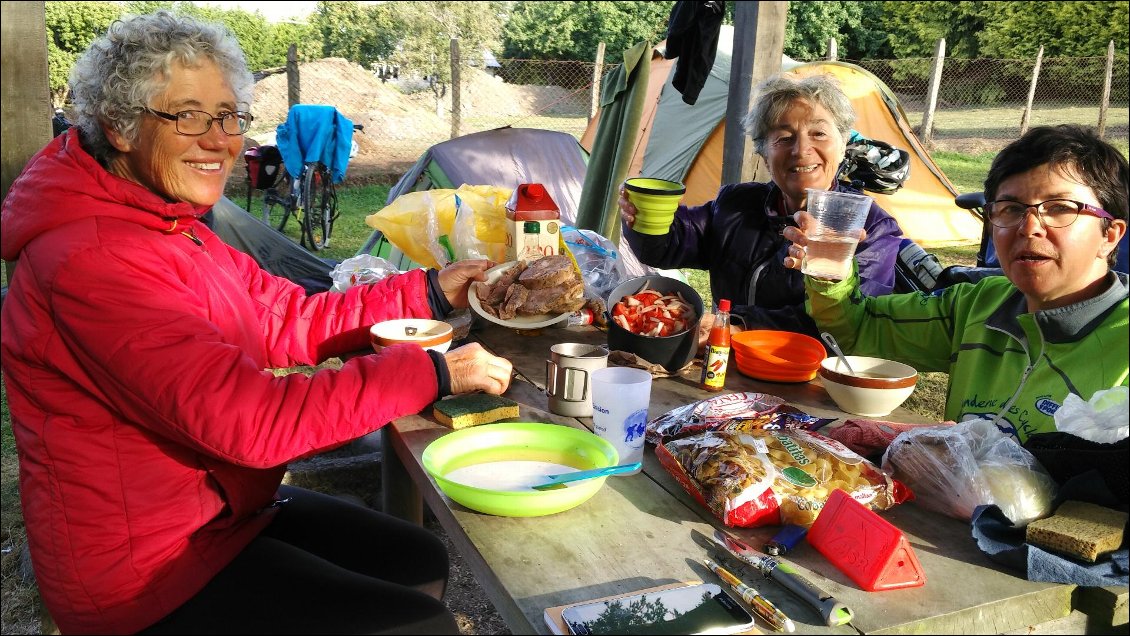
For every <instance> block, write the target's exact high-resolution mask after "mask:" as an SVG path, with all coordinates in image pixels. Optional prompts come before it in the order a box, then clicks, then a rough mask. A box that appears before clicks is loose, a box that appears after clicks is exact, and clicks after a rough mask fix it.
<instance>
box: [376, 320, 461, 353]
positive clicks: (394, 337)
mask: <svg viewBox="0 0 1130 636" xmlns="http://www.w3.org/2000/svg"><path fill="white" fill-rule="evenodd" d="M454 332H455V330H454V329H453V328H452V327H451V325H449V324H447V323H446V322H443V321H442V320H430V319H428V318H399V319H397V320H385V321H383V322H378V323H377V324H375V325H373V326H372V327H370V328H369V340H370V342H372V344H373V349H375V350H377V351H380V350H381V349H382V348H384V347H388V346H392V345H395V344H402V343H405V342H411V343H413V344H418V345H420V346H421V347H423V348H424V349H430V350H432V351H438V352H440V353H444V352H445V351H447V350H448V349H449V348H450V347H451V338H452V335H453V334H454Z"/></svg>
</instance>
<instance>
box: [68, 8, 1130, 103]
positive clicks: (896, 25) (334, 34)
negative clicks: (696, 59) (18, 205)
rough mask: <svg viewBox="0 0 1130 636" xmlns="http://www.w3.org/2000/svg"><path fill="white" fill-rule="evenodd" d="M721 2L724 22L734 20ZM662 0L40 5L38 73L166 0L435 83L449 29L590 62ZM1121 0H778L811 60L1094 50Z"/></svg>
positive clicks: (1125, 41) (497, 47)
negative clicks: (290, 10)
mask: <svg viewBox="0 0 1130 636" xmlns="http://www.w3.org/2000/svg"><path fill="white" fill-rule="evenodd" d="M733 5H734V3H733V2H729V3H726V13H727V15H726V22H727V23H728V24H732V23H733ZM673 6H674V3H673V2H647V1H617V2H597V1H582V2H455V1H420V2H382V3H376V4H370V3H365V4H362V3H357V2H319V3H318V6H317V9H316V11H314V12H313V13H312V14H311V15H310V16H309V18H308V19H307V20H305V21H304V22H279V23H272V22H269V21H267V19H266V18H265V17H264V16H263V15H262V14H261V13H259V12H258V11H254V12H249V11H245V10H242V9H220V8H216V7H213V6H207V5H197V4H195V3H193V2H167V1H148V0H143V1H133V2H70V1H67V2H51V1H48V2H46V3H45V9H46V16H45V17H46V26H47V48H48V72H49V74H50V78H49V79H50V84H51V90H52V94H53V96H54V97H55V101H56V103H57V104H58V103H62V101H63V98H64V96H65V91H66V83H67V77H68V75H69V73H70V69H71V67H72V66H73V65H74V62H75V59H77V57H78V55H79V54H80V53H81V52H82V51H83V50H84V49H85V48H86V46H87V45H88V44H89V43H90V42H91V40H93V39H94V38H95V37H96V36H98V35H99V34H101V33H103V32H105V30H106V28H107V27H108V26H109V25H110V23H111V22H113V21H114V20H115V19H117V18H119V17H121V16H122V15H125V14H133V13H148V12H151V11H154V10H156V9H158V8H166V9H171V10H173V11H177V12H180V13H185V14H190V15H194V16H197V17H200V18H203V19H207V20H210V21H214V22H221V23H223V24H224V25H226V26H227V27H228V28H229V29H230V30H231V31H232V33H233V34H234V35H235V37H236V38H237V39H238V40H239V42H240V45H241V46H242V47H243V50H244V53H245V54H246V55H247V60H248V64H249V65H250V67H251V68H252V69H253V70H262V69H269V68H277V67H280V66H283V65H285V63H286V52H287V48H288V47H289V45H290V44H295V45H296V46H297V50H298V55H299V58H300V59H306V60H309V59H319V58H323V57H341V58H345V59H347V60H350V61H352V62H355V63H357V64H360V65H362V66H365V67H366V68H369V67H371V66H372V65H374V64H393V65H396V66H399V67H400V68H401V69H404V71H405V72H408V73H411V74H414V75H419V76H421V77H425V76H432V77H435V78H438V79H439V80H440V81H441V82H446V81H448V79H449V76H450V66H449V64H448V52H449V47H450V40H451V39H452V38H459V40H460V51H461V57H462V59H463V61H464V63H467V64H479V63H481V61H482V53H483V52H484V51H488V50H489V51H491V52H492V53H494V55H495V56H496V57H499V58H511V59H532V60H566V61H592V60H593V58H594V56H595V54H596V49H597V45H598V43H600V42H604V43H605V45H606V51H608V54H607V55H608V57H609V60H610V61H615V56H616V55H617V54H618V52H620V51H623V50H626V49H628V48H630V47H631V46H633V45H634V44H635V43H637V42H640V41H641V40H646V41H649V42H652V43H654V42H658V41H659V40H662V39H663V38H664V37H666V30H667V18H668V16H669V15H670V12H671V8H672V7H673ZM1128 25H1130V1H1115V2H1041V1H1036V2H1033V1H1026V0H1021V1H1004V2H996V1H971V2H933V1H928V0H923V1H901V0H900V1H893V2H892V1H857V2H852V1H840V2H836V1H826V2H790V3H789V10H788V19H787V23H786V27H785V54H787V55H789V56H790V57H793V58H795V59H801V60H810V59H815V58H819V57H823V56H824V55H825V51H826V48H827V43H828V39H829V38H833V37H834V38H836V40H837V45H838V50H839V51H838V57H839V58H840V59H847V60H863V59H902V58H922V57H929V56H931V55H932V54H933V50H934V45H935V42H936V41H937V40H938V38H941V37H944V38H945V39H946V43H947V51H948V55H950V56H952V57H958V58H1000V59H1018V58H1031V57H1034V56H1035V54H1036V51H1037V50H1038V49H1039V47H1040V46H1041V45H1042V46H1044V55H1045V56H1048V57H1098V56H1102V55H1105V53H1106V47H1107V43H1108V42H1110V41H1112V40H1113V41H1114V44H1115V49H1116V50H1117V51H1119V52H1120V53H1123V54H1124V53H1125V52H1126V51H1127V50H1128V49H1130V26H1128Z"/></svg>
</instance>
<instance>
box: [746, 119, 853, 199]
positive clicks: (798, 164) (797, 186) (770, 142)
mask: <svg viewBox="0 0 1130 636" xmlns="http://www.w3.org/2000/svg"><path fill="white" fill-rule="evenodd" d="M846 148H847V146H846V144H845V143H844V138H843V136H842V135H841V134H840V132H839V131H838V130H836V126H835V120H834V119H833V117H832V114H831V113H830V112H828V110H827V109H826V108H824V107H823V106H821V105H819V104H814V103H812V102H809V101H808V100H805V99H796V100H793V101H792V103H790V104H789V108H788V110H786V111H785V113H784V115H782V116H781V118H780V119H779V120H777V122H775V123H774V125H773V127H772V128H771V129H770V131H769V135H768V137H767V139H766V152H767V155H768V156H767V157H766V160H767V163H768V167H769V174H770V176H772V177H773V182H774V183H776V184H777V186H778V187H780V188H781V190H782V192H784V194H785V199H786V202H787V204H788V207H789V209H788V210H787V212H794V211H796V210H798V209H800V208H801V207H803V206H804V203H805V199H806V198H807V196H808V193H807V192H805V190H807V189H808V188H818V189H821V190H827V189H828V188H830V187H832V182H833V180H834V179H835V177H836V171H837V170H838V169H839V167H840V162H842V161H843V159H844V151H845V150H846Z"/></svg>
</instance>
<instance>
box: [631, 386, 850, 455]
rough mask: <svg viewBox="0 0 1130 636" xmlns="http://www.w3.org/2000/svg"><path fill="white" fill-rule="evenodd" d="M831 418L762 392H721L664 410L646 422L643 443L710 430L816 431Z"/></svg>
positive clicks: (653, 442) (657, 441) (654, 442)
mask: <svg viewBox="0 0 1130 636" xmlns="http://www.w3.org/2000/svg"><path fill="white" fill-rule="evenodd" d="M831 421H833V420H831V419H822V418H817V417H813V416H811V415H808V414H806V413H804V412H802V411H800V410H798V409H796V408H794V407H791V406H789V405H787V404H785V400H783V399H782V398H779V397H777V396H775V395H766V394H764V393H753V392H743V393H724V394H722V395H715V396H713V397H709V398H706V399H703V400H699V401H697V402H692V403H690V404H685V405H683V406H679V407H676V408H673V409H671V410H670V411H667V412H666V413H664V414H663V415H660V416H659V417H657V418H655V419H653V420H651V421H650V422H648V423H647V441H649V442H651V443H652V444H660V443H662V442H663V441H665V440H670V439H674V438H677V437H684V436H686V435H692V434H694V433H700V432H703V431H712V430H754V429H781V428H785V427H795V428H804V429H807V430H816V429H818V428H820V427H821V426H824V425H825V424H827V423H828V422H831Z"/></svg>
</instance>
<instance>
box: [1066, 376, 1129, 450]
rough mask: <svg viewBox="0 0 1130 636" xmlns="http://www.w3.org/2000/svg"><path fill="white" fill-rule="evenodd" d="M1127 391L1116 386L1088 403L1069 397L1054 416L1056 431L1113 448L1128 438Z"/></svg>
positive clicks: (1126, 388)
mask: <svg viewBox="0 0 1130 636" xmlns="http://www.w3.org/2000/svg"><path fill="white" fill-rule="evenodd" d="M1127 402H1130V388H1128V387H1124V386H1116V387H1114V388H1113V389H1106V390H1105V391H1095V394H1094V395H1092V396H1091V399H1090V401H1088V402H1084V401H1083V398H1081V397H1079V396H1078V395H1075V394H1074V393H1071V394H1068V396H1067V398H1066V399H1065V400H1064V401H1063V406H1061V407H1059V410H1057V411H1056V412H1055V415H1053V416H1052V417H1054V418H1055V428H1056V430H1058V431H1059V432H1061V433H1071V434H1072V435H1074V436H1076V437H1082V438H1083V439H1085V440H1088V441H1091V442H1098V443H1099V444H1113V443H1115V442H1118V441H1121V440H1124V439H1126V438H1127V437H1128V436H1130V409H1127Z"/></svg>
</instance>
